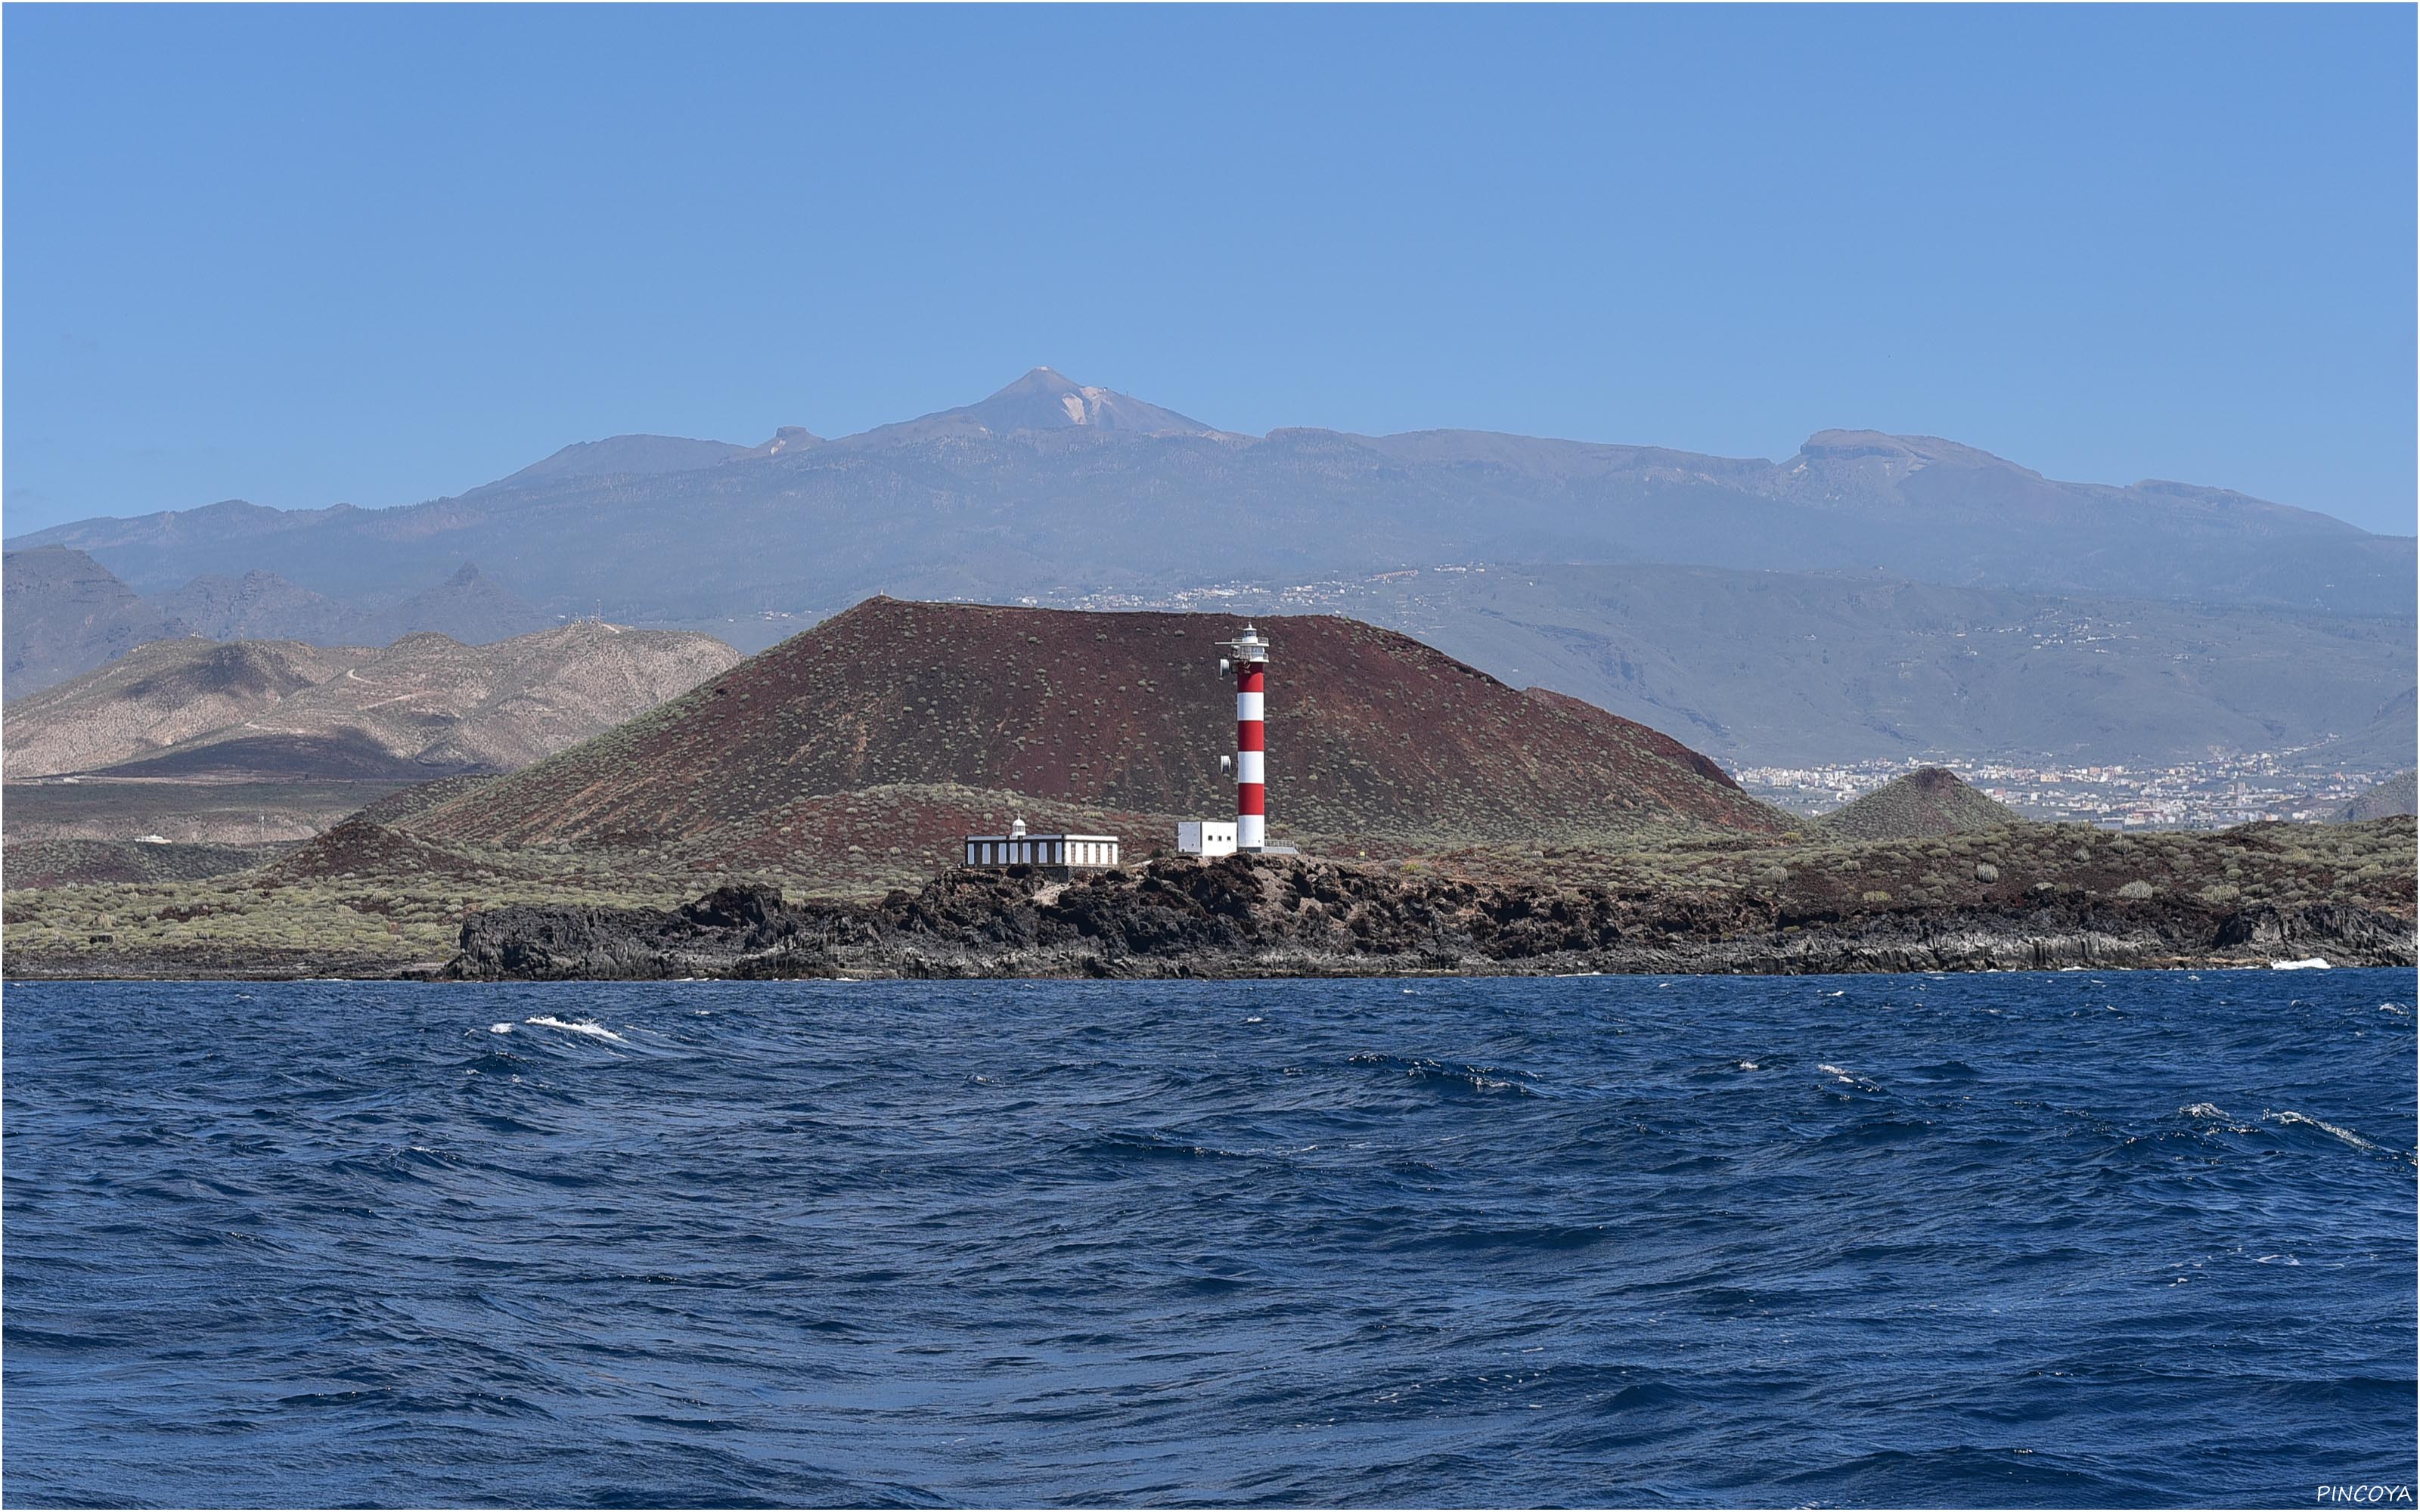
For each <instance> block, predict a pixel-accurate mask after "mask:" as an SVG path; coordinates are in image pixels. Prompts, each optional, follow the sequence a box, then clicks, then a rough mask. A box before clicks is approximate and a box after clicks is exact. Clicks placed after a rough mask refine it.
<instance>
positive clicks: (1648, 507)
mask: <svg viewBox="0 0 2420 1512" xmlns="http://www.w3.org/2000/svg"><path fill="white" fill-rule="evenodd" d="M9 545H10V546H11V547H12V548H22V547H27V546H65V547H72V548H77V549H80V550H84V551H86V552H88V553H90V554H91V555H92V556H93V557H94V558H95V560H97V561H99V562H100V563H101V564H103V565H104V566H107V567H108V568H110V570H112V571H113V572H115V573H116V574H117V575H118V576H119V577H120V578H122V579H125V580H126V581H127V582H129V583H131V584H132V585H133V586H134V587H135V588H136V589H137V590H139V591H147V592H158V591H161V590H163V589H166V588H170V587H173V586H176V585H178V584H180V583H182V582H184V581H185V580H186V579H191V578H193V577H194V576H196V575H199V574H205V573H209V574H222V575H238V576H240V574H242V573H245V572H250V571H255V570H266V571H270V572H274V573H277V574H278V575H280V576H281V577H284V578H287V579H290V580H292V581H294V582H297V583H300V584H302V585H303V586H305V587H308V588H311V589H313V590H314V591H316V592H319V593H322V594H332V595H336V596H362V595H368V594H396V593H397V592H398V591H399V590H401V589H402V588H403V587H404V586H405V585H407V584H420V583H426V582H427V581H430V580H433V579H439V578H442V577H443V576H445V575H446V574H448V573H451V572H452V571H453V570H454V569H455V568H457V567H458V566H459V565H460V564H461V563H463V562H465V561H476V562H478V563H481V564H482V565H483V566H484V567H485V568H486V569H487V570H488V571H489V572H490V573H492V574H493V575H494V576H495V577H496V578H498V579H500V580H502V581H503V582H504V583H506V584H509V585H510V586H511V587H512V589H513V590H514V591H515V592H516V593H518V594H521V595H522V596H523V597H525V598H527V599H529V600H530V601H531V602H533V603H535V605H536V606H537V607H538V608H540V609H545V610H549V611H552V612H558V613H561V612H578V611H585V610H588V609H593V608H596V607H598V606H599V605H600V602H601V607H602V609H603V610H604V612H605V613H606V614H607V615H608V616H610V617H613V618H618V619H638V620H648V621H666V622H669V621H677V620H702V619H710V618H716V617H721V616H724V615H729V614H733V613H741V614H747V613H753V612H755V611H756V610H758V609H764V608H767V607H768V606H769V607H778V608H783V609H820V610H824V611H830V610H832V609H839V608H841V607H845V605H847V604H850V603H853V602H855V601H857V600H858V599H859V598H861V597H864V596H866V595H867V594H873V593H875V592H877V591H881V590H885V589H887V590H889V591H890V592H892V594H914V595H916V596H920V597H940V598H946V597H952V596H972V597H983V596H999V595H1002V594H1032V593H1034V592H1036V591H1038V590H1045V589H1050V588H1074V589H1085V588H1115V587H1125V586H1135V585H1145V586H1163V587H1165V586H1179V585H1184V584H1189V583H1200V582H1212V581H1218V580H1222V579H1242V580H1254V581H1262V582H1267V581H1271V580H1273V579H1294V578H1297V577H1300V576H1302V575H1304V574H1317V573H1324V572H1353V571H1371V572H1374V571H1383V570H1386V569H1388V568H1392V567H1406V566H1419V565H1425V564H1428V563H1439V562H1461V561H1490V562H1564V563H1640V562H1667V563H1696V564H1699V565H1707V566H1726V567H1757V568H1795V569H1806V568H1862V569H1875V568H1879V569H1882V570H1885V571H1887V572H1893V573H1897V574H1900V575H1902V576H1905V577H1910V578H1916V579H1923V580H1927V581H1932V582H1941V583H1947V584H1964V583H1975V584H1986V585H1992V586H2003V587H2022V588H2034V589H2047V590H2056V591H2082V592H2095V593H2123V594H2129V595H2133V596H2138V597H2140V596H2149V597H2185V598H2195V599H2206V600H2224V601H2230V602H2258V603H2269V604H2283V605H2292V606H2295V607H2298V608H2303V609H2320V610H2326V611H2331V612H2356V613H2366V612H2387V613H2403V612H2408V611H2409V609H2410V607H2411V597H2412V575H2413V563H2414V557H2413V543H2412V541H2411V540H2409V539H2403V538H2391V537H2383V536H2375V535H2371V534H2369V533H2368V532H2364V531H2361V530H2358V529H2356V528H2354V527H2352V526H2350V525H2347V524H2345V523H2344V522H2342V521H2340V520H2336V519H2333V518H2331V517H2327V516H2324V515H2319V514H2314V513H2311V512H2310V511H2307V510H2301V509H2292V508H2288V507H2286V506H2284V505H2280V504H2272V503H2265V502H2262V501H2259V500H2256V499H2250V498H2246V497H2244V496H2242V495H2241V494H2234V493H2229V492H2226V491H2225V490H2223V489H2217V488H2204V487H2196V486H2190V485H2185V484H2175V483H2158V482H2150V483H2139V484H2135V485H2133V486H2130V487H2124V488H2118V487H2109V486H2101V485H2096V484H2071V483H2058V482H2054V481H2052V480H2050V479H2047V478H2044V477H2042V476H2040V474H2039V473H2036V472H2033V471H2028V470H2026V469H2024V468H2022V467H2019V466H2017V465H2016V464H2014V463H2012V462H2007V461H2003V460H2002V459H2000V458H1998V457H1995V456H1992V455H1988V454H1986V453H1982V452H1978V451H1976V450H1974V449H1972V448H1970V447H1965V446H1961V445H1958V444H1956V443H1954V442H1950V441H1942V440H1931V439H1928V438H1923V437H1893V436H1884V435H1879V434H1876V433H1873V432H1869V431H1825V432H1823V433H1821V434H1819V435H1817V436H1815V437H1813V438H1812V439H1810V440H1808V441H1807V444H1806V445H1805V446H1804V447H1802V448H1801V449H1800V450H1799V452H1798V454H1797V455H1795V456H1792V457H1789V458H1786V459H1784V460H1783V461H1781V462H1778V463H1776V462H1768V461H1764V460H1761V459H1756V458H1736V457H1714V456H1699V455H1691V454H1689V453H1684V452H1672V451H1664V450H1660V449H1657V448H1652V447H1640V446H1607V445H1596V444H1590V443H1585V442H1578V441H1559V440H1537V439H1534V438H1530V437H1522V436H1503V435H1495V434H1489V433H1483V432H1473V431H1424V432H1418V433H1414V434H1409V435H1402V436H1387V437H1365V436H1348V435H1343V434H1340V433H1338V432H1335V431H1323V430H1276V431H1272V432H1270V433H1269V434H1268V435H1266V436H1262V437H1253V436H1240V435H1232V434H1228V433H1224V432H1219V431H1217V430H1214V429H1212V428H1211V427H1209V426H1207V425H1204V424H1201V423H1199V422H1196V421H1192V420H1189V419H1187V418H1186V417H1185V416H1183V415H1179V414H1175V413H1173V412H1172V411H1170V410H1167V409H1160V408H1158V407H1156V406H1154V405H1149V404H1146V403H1143V402H1142V401H1140V400H1137V399H1132V398H1129V397H1127V396H1125V395H1123V394H1118V393H1109V391H1106V390H1101V389H1090V388H1084V387H1081V386H1079V385H1077V384H1075V383H1072V382H1070V381H1068V380H1067V379H1065V378H1061V377H1060V376H1059V375H1057V374H1055V373H1051V372H1048V371H1047V370H1036V371H1035V372H1033V373H1030V374H1028V375H1027V376H1026V377H1025V378H1020V379H1019V380H1017V381H1016V383H1013V384H1011V385H1010V386H1009V387H1007V388H1006V389H1003V390H1001V392H1000V393H996V394H993V395H992V396H991V397H990V398H988V399H985V400H984V401H983V402H982V403H980V404H976V405H970V406H968V407H966V408H964V409H952V410H944V411H941V412H940V413H939V414H933V415H927V416H924V417H923V418H922V419H919V420H914V421H909V422H906V423H904V424H895V425H885V426H881V427H878V428H876V429H875V430H871V431H868V432H866V433H864V434H862V435H860V436H852V437H847V438H844V439H842V440H818V439H817V438H815V437H814V436H812V435H808V434H806V433H803V432H799V433H796V434H794V435H793V436H792V437H791V438H790V439H789V440H787V441H786V442H784V443H783V444H781V445H779V446H778V447H777V446H776V445H775V444H774V443H771V442H768V443H767V444H766V445H764V446H759V447H740V446H737V445H736V444H734V443H727V442H718V441H684V440H675V439H672V438H664V437H621V438H615V439H613V440H608V441H601V442H597V443H593V444H591V445H588V446H584V447H574V448H566V450H565V451H564V452H560V453H557V454H556V455H554V456H552V457H550V458H548V459H547V460H546V461H545V462H542V463H540V464H538V465H536V466H535V467H533V468H529V469H525V470H524V471H521V472H520V473H516V474H515V475H514V476H513V477H511V478H507V479H505V480H503V481H502V482H499V483H496V484H491V485H489V486H486V487H484V488H479V489H476V490H473V492H472V493H470V494H467V495H464V496H462V497H460V498H455V499H440V500H435V501H430V502H428V503H425V504H413V505H409V506H405V507H401V508H396V509H380V510H365V509H355V508H352V507H351V506H349V505H341V504H340V505H336V506H334V507H333V508H329V509H319V510H294V511H280V510H271V509H262V508H259V507H256V506H255V505H251V504H246V503H242V502H240V501H227V502H225V503H218V504H211V505H209V506H206V507H204V508H200V509H191V510H181V511H173V512H169V513H163V514H157V515H147V516H143V517H137V518H133V519H95V520H84V521H79V522H77V523H75V524H71V525H62V526H57V527H54V528H53V529H50V530H45V531H40V532H35V533H33V534H31V535H28V536H25V537H23V538H20V539H17V540H13V541H11V542H10V543H9Z"/></svg>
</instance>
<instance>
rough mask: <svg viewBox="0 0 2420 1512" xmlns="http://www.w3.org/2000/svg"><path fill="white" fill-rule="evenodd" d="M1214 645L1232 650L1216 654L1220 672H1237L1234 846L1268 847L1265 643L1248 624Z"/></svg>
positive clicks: (1242, 849)
mask: <svg viewBox="0 0 2420 1512" xmlns="http://www.w3.org/2000/svg"><path fill="white" fill-rule="evenodd" d="M1218 644H1219V648H1220V649H1221V650H1224V651H1229V652H1233V656H1226V657H1222V658H1220V660H1219V662H1218V670H1219V671H1230V670H1232V671H1233V672H1234V674H1235V849H1237V850H1239V851H1248V852H1249V851H1260V850H1264V849H1265V848H1266V847H1267V845H1268V812H1269V810H1268V787H1267V781H1268V779H1267V775H1266V772H1265V769H1264V766H1263V760H1264V757H1265V756H1266V755H1267V751H1268V747H1267V744H1266V742H1265V741H1264V739H1263V738H1262V733H1261V695H1262V693H1263V691H1264V680H1265V674H1266V672H1267V670H1268V662H1269V643H1268V641H1266V640H1263V639H1262V638H1261V632H1260V631H1258V630H1255V629H1253V628H1252V627H1251V625H1249V624H1248V625H1245V626H1244V633H1243V634H1242V635H1239V636H1237V637H1236V638H1235V639H1234V640H1221V641H1220V642H1218Z"/></svg>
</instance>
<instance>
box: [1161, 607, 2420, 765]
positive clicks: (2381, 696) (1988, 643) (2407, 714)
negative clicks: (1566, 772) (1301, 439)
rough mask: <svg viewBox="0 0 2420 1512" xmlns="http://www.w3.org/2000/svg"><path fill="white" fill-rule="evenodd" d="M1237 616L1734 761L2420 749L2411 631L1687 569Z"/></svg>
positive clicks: (2262, 611) (2346, 755)
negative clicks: (1395, 645)
mask: <svg viewBox="0 0 2420 1512" xmlns="http://www.w3.org/2000/svg"><path fill="white" fill-rule="evenodd" d="M1230 602H1232V603H1233V606H1234V607H1235V608H1236V609H1240V610H1243V611H1246V612H1254V611H1267V610H1270V609H1280V608H1282V609H1289V610H1292V611H1294V612H1297V613H1299V612H1302V611H1303V610H1305V609H1326V610H1330V611H1333V612H1337V613H1343V614H1351V615H1353V616H1355V617H1357V618H1359V619H1365V620H1369V621H1372V622H1373V623H1375V624H1379V625H1391V626H1393V627H1395V628H1397V629H1400V630H1403V631H1405V632H1406V633H1408V634H1411V635H1414V636H1418V637H1419V639H1420V640H1425V641H1427V642H1429V643H1430V644H1432V645H1435V646H1436V647H1437V648H1438V649H1439V650H1441V651H1445V652H1447V653H1449V654H1450V655H1452V656H1459V657H1462V658H1463V659H1464V660H1466V661H1468V662H1470V663H1472V664H1473V665H1475V666H1479V667H1484V668H1486V669H1487V670H1488V671H1491V672H1494V673H1495V674H1496V675H1497V676H1499V677H1502V678H1505V679H1507V680H1508V681H1511V682H1514V683H1523V684H1529V683H1535V684H1544V686H1546V687H1555V688H1560V689H1561V690H1563V691H1564V692H1567V693H1572V694H1575V695H1576V696H1578V697H1580V698H1584V699H1586V700H1588V701H1589V702H1591V703H1595V704H1598V705H1600V706H1601V707H1604V708H1607V709H1610V710H1612V711H1613V712H1615V713H1616V714H1620V715H1622V716H1624V717H1629V718H1632V719H1637V720H1639V721H1641V722H1642V723H1646V724H1651V725H1653V726H1654V727H1655V728H1657V729H1659V730H1662V731H1664V732H1666V733H1668V734H1671V735H1673V736H1674V737H1676V738H1678V739H1680V740H1683V741H1685V742H1687V743H1688V744H1689V745H1691V746H1693V747H1696V748H1699V749H1700V750H1704V751H1707V752H1709V753H1711V754H1713V755H1714V756H1716V757H1719V758H1721V759H1722V760H1724V761H1726V762H1730V763H1733V764H1776V765H1780V764H1812V763H1818V762H1834V761H1857V760H1864V759H1869V758H1872V757H1878V756H1889V757H1903V756H1922V755H1926V754H1947V753H1957V754H1960V755H1964V756H1977V755H1982V754H2006V755H2018V754H2032V755H2038V756H2043V757H2049V758H2055V759H2058V760H2072V759H2092V760H2099V761H2108V762H2153V761H2168V760H2177V759H2185V758H2194V757H2201V756H2207V755H2209V754H2210V753H2211V751H2212V750H2213V749H2214V748H2219V749H2227V750H2238V751H2249V750H2285V749H2289V748H2302V747H2310V746H2315V745H2319V744H2320V743H2322V742H2324V741H2326V740H2327V738H2328V737H2330V736H2335V737H2338V738H2337V740H2336V741H2335V743H2334V744H2333V745H2330V746H2329V747H2328V749H2329V752H2330V756H2331V759H2332V760H2338V761H2341V762H2342V763H2343V764H2346V765H2348V766H2350V767H2354V768H2368V769H2374V770H2381V771H2387V770H2393V769H2395V768H2397V767H2399V766H2401V765H2403V764H2407V763H2408V762H2409V761H2410V759H2411V756H2410V752H2411V751H2412V746H2413V730H2414V725H2413V716H2412V694H2411V691H2410V687H2411V682H2412V637H2413V629H2414V627H2413V625H2412V621H2411V619H2409V618H2396V617H2388V616H2368V615H2328V614H2315V613H2307V612H2300V611H2296V610H2292V609H2273V608H2267V607H2259V606H2250V605H2206V604H2192V603H2181V602H2178V601H2175V600H2164V599H2149V598H2119V597H2116V596H2103V595H2083V594H2045V593H2024V592H2019V591H2017V590H2013V589H2005V588H1946V587H1943V586H1941V585H1939V584H1935V583H1921V582H1911V581H1908V580H1907V579H1901V578H1892V577H1886V576H1884V575H1881V574H1877V573H1845V572H1842V573H1782V572H1740V571H1727V570H1723V569H1719V568H1713V567H1671V566H1652V567H1639V566H1622V567H1591V566H1544V567H1540V566H1531V567H1504V566H1493V567H1472V568H1464V569H1452V568H1449V569H1445V570H1438V569H1435V568H1428V569H1423V570H1420V571H1417V572H1410V573H1404V574H1400V575H1394V576H1389V577H1387V578H1385V579H1378V580H1365V581H1361V582H1356V583H1336V584H1326V585H1318V586H1315V587H1310V588H1306V589H1304V590H1301V591H1297V592H1295V593H1292V594H1285V595H1283V596H1282V597H1281V598H1280V596H1279V595H1274V594H1272V595H1239V596H1238V597H1236V598H1234V599H1233V600H1231V601H1230ZM1185 603H1186V605H1187V607H1194V600H1193V599H1192V598H1190V597H1187V599H1186V600H1185ZM2398 694H2399V695H2400V696H2399V698H2398V697H2397V695H2398Z"/></svg>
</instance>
